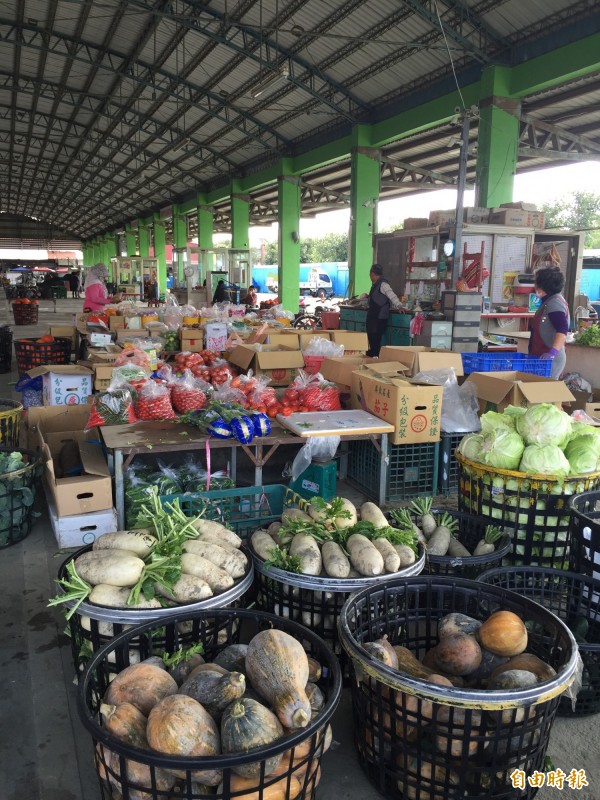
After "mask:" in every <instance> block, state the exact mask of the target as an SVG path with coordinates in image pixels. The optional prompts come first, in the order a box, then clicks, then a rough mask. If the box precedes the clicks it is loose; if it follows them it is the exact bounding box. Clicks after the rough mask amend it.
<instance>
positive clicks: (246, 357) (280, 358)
mask: <svg viewBox="0 0 600 800" xmlns="http://www.w3.org/2000/svg"><path fill="white" fill-rule="evenodd" d="M258 348H260V349H258ZM228 361H230V362H231V363H232V364H234V365H235V366H237V367H240V368H241V369H243V370H248V369H251V370H252V372H253V373H254V375H268V376H269V377H270V378H271V383H270V385H271V386H289V385H290V383H291V382H292V381H293V380H294V378H295V377H296V375H297V374H298V370H299V369H302V368H303V367H304V357H303V355H302V353H301V352H300V350H292V349H291V348H283V347H281V346H279V347H276V346H274V345H268V344H263V345H254V346H252V345H245V344H244V345H240V346H239V347H236V348H235V349H234V350H232V351H231V353H229V356H228Z"/></svg>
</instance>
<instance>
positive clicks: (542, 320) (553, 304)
mask: <svg viewBox="0 0 600 800" xmlns="http://www.w3.org/2000/svg"><path fill="white" fill-rule="evenodd" d="M564 286H565V276H564V275H563V273H562V272H561V271H560V269H559V268H558V267H544V268H543V269H539V270H538V271H537V272H536V273H535V293H536V294H537V296H538V297H540V298H541V300H542V304H541V306H540V307H539V308H538V310H537V311H536V312H535V317H534V318H533V320H532V324H531V339H530V340H529V353H530V354H531V355H532V356H538V357H540V358H551V359H552V371H551V373H550V375H551V377H552V378H554V380H558V379H559V378H560V376H561V375H562V373H563V370H564V368H565V364H566V363H567V356H566V353H565V341H566V338H567V333H568V330H569V321H570V319H569V306H568V305H567V301H566V300H565V298H564V297H563V296H562V295H561V292H562V290H563V288H564Z"/></svg>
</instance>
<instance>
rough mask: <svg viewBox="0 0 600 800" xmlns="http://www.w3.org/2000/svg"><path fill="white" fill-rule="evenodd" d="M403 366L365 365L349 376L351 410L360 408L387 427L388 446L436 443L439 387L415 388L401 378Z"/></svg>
mask: <svg viewBox="0 0 600 800" xmlns="http://www.w3.org/2000/svg"><path fill="white" fill-rule="evenodd" d="M404 369H405V365H404V364H401V363H394V362H391V361H390V362H384V363H380V364H369V365H365V366H363V367H362V368H361V369H359V370H355V371H354V372H353V373H352V408H362V409H363V410H364V411H368V412H370V413H371V414H374V415H375V416H376V417H379V419H383V420H385V421H386V422H389V423H391V424H392V425H393V426H394V433H393V434H390V441H391V442H392V444H415V443H417V444H419V443H422V442H437V441H439V438H440V420H441V416H442V387H441V386H417V385H415V384H412V383H409V382H408V381H407V380H405V378H404Z"/></svg>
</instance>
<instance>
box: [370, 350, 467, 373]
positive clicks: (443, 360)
mask: <svg viewBox="0 0 600 800" xmlns="http://www.w3.org/2000/svg"><path fill="white" fill-rule="evenodd" d="M379 360H380V361H399V362H400V363H401V364H405V365H406V366H407V367H408V369H409V375H410V377H413V376H415V375H417V374H418V373H419V372H427V371H428V370H431V369H447V368H448V367H454V372H455V373H456V376H457V377H461V376H462V375H464V371H463V363H462V357H461V355H460V353H453V352H451V351H450V350H436V349H435V348H432V347H424V346H414V347H392V346H385V347H382V348H381V350H380V352H379Z"/></svg>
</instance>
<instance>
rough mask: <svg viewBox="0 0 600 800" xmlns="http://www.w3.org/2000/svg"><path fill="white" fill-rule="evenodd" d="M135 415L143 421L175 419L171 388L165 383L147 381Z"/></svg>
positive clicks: (137, 402)
mask: <svg viewBox="0 0 600 800" xmlns="http://www.w3.org/2000/svg"><path fill="white" fill-rule="evenodd" d="M135 413H136V414H137V417H138V419H142V420H151V419H175V412H174V411H173V406H172V405H171V392H170V390H169V388H168V387H167V386H166V385H165V384H164V383H155V382H154V381H147V382H146V383H145V384H144V385H143V386H142V388H141V391H140V393H139V395H138V398H137V401H136V404H135Z"/></svg>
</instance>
